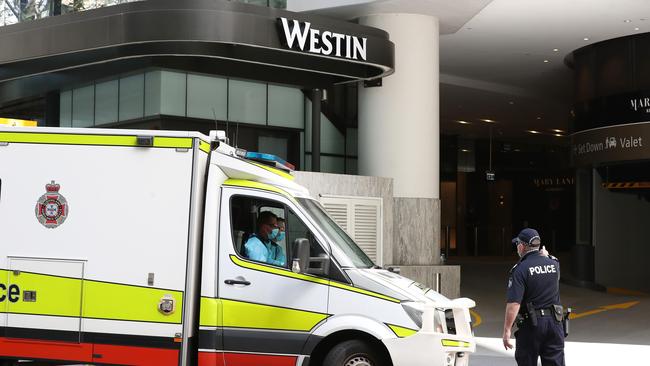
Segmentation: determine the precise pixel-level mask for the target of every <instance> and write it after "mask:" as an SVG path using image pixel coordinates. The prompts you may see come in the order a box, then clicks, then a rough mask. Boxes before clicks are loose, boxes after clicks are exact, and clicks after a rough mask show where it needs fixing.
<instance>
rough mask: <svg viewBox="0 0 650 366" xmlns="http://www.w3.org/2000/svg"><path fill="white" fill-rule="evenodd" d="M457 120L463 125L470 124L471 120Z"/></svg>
mask: <svg viewBox="0 0 650 366" xmlns="http://www.w3.org/2000/svg"><path fill="white" fill-rule="evenodd" d="M456 122H458V123H460V124H461V125H468V124H469V122H467V121H463V120H458V121H456Z"/></svg>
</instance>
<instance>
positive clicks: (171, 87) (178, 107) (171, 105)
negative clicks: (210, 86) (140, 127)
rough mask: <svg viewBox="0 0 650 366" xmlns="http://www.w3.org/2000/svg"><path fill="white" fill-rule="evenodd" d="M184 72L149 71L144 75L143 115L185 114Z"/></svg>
mask: <svg viewBox="0 0 650 366" xmlns="http://www.w3.org/2000/svg"><path fill="white" fill-rule="evenodd" d="M186 78H187V76H186V74H185V73H182V72H172V71H161V70H156V71H150V72H147V74H146V75H145V98H144V101H145V103H144V113H145V116H155V115H159V114H165V115H169V116H185V101H186V99H185V91H186V86H185V84H186Z"/></svg>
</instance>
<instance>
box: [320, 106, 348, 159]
mask: <svg viewBox="0 0 650 366" xmlns="http://www.w3.org/2000/svg"><path fill="white" fill-rule="evenodd" d="M320 148H321V152H324V153H329V154H340V155H343V154H344V153H345V138H344V136H343V134H342V133H341V131H339V130H338V129H337V128H336V127H334V124H333V123H332V122H330V120H329V119H328V118H327V117H325V115H324V114H322V113H321V116H320Z"/></svg>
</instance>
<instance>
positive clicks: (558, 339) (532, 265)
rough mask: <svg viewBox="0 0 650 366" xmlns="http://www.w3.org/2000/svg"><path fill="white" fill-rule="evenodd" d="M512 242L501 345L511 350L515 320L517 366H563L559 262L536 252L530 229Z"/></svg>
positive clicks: (537, 244) (538, 242)
mask: <svg viewBox="0 0 650 366" xmlns="http://www.w3.org/2000/svg"><path fill="white" fill-rule="evenodd" d="M513 243H515V244H516V245H517V254H519V257H520V260H519V263H517V264H516V265H515V266H514V267H512V269H511V270H510V277H509V279H508V291H507V294H508V300H507V305H506V315H505V321H504V324H503V346H504V347H505V348H506V349H511V348H512V344H511V343H510V331H511V329H512V325H513V323H514V322H515V319H517V328H518V329H517V331H516V332H515V338H516V339H517V348H516V350H515V359H516V360H517V365H519V366H528V365H530V366H536V365H537V360H538V358H540V357H541V359H542V365H544V366H547V365H552V366H556V365H562V366H564V330H563V327H562V322H561V321H562V316H563V310H562V307H561V306H560V288H559V280H560V262H559V261H558V260H557V258H555V257H552V256H549V255H548V252H546V251H545V250H540V245H541V238H540V236H539V234H538V233H537V231H536V230H534V229H530V228H526V229H523V230H522V231H521V232H520V233H519V235H517V237H516V238H514V239H513Z"/></svg>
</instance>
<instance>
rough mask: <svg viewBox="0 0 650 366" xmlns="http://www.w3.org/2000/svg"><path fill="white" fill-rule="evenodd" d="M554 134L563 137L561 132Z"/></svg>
mask: <svg viewBox="0 0 650 366" xmlns="http://www.w3.org/2000/svg"><path fill="white" fill-rule="evenodd" d="M555 136H557V137H564V135H563V134H561V133H556V134H555Z"/></svg>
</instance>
